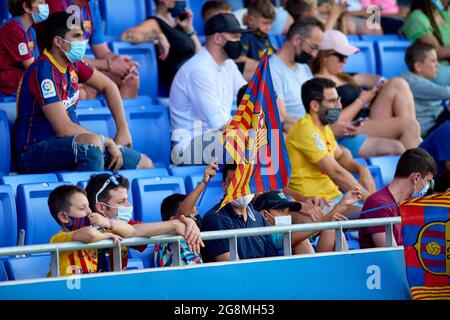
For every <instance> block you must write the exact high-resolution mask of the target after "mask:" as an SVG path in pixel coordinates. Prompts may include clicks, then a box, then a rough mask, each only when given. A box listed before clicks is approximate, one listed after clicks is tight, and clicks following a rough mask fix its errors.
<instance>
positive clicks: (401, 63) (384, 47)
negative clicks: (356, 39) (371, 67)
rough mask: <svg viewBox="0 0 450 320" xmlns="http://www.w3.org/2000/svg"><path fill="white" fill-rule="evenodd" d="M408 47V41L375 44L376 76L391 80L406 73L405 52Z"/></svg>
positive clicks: (409, 43)
mask: <svg viewBox="0 0 450 320" xmlns="http://www.w3.org/2000/svg"><path fill="white" fill-rule="evenodd" d="M410 45H411V42H410V41H408V40H397V41H378V42H377V43H376V44H375V51H376V58H377V63H378V67H379V69H378V74H381V75H382V76H384V77H386V78H392V77H396V76H400V75H401V74H402V73H403V72H405V71H407V70H408V67H407V66H406V62H405V52H406V48H408V47H409V46H410Z"/></svg>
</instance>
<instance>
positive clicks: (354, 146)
mask: <svg viewBox="0 0 450 320" xmlns="http://www.w3.org/2000/svg"><path fill="white" fill-rule="evenodd" d="M367 138H368V137H367V136H366V135H365V134H358V135H356V136H350V137H343V138H340V139H339V140H338V143H339V144H340V145H341V146H343V147H346V148H347V149H349V150H350V152H351V153H352V156H353V158H358V157H359V149H361V146H362V145H363V144H364V142H366V140H367Z"/></svg>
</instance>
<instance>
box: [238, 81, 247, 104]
mask: <svg viewBox="0 0 450 320" xmlns="http://www.w3.org/2000/svg"><path fill="white" fill-rule="evenodd" d="M247 88H248V84H244V85H243V86H242V87H241V88H240V89H239V91H238V93H237V95H236V99H237V100H236V103H237V105H238V106H239V104H240V103H241V101H242V99H243V98H244V95H245V91H247Z"/></svg>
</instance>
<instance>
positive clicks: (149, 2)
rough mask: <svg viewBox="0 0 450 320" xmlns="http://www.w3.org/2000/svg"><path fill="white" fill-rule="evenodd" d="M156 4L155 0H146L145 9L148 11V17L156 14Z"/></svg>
mask: <svg viewBox="0 0 450 320" xmlns="http://www.w3.org/2000/svg"><path fill="white" fill-rule="evenodd" d="M155 10H156V6H155V0H145V11H146V13H147V18H148V17H151V16H153V15H154V14H155Z"/></svg>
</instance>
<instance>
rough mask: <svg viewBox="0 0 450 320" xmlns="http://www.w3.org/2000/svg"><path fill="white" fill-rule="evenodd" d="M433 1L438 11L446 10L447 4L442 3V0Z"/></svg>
mask: <svg viewBox="0 0 450 320" xmlns="http://www.w3.org/2000/svg"><path fill="white" fill-rule="evenodd" d="M431 3H432V4H433V6H434V7H435V8H436V9H437V10H438V11H445V6H444V5H443V4H442V1H441V0H431Z"/></svg>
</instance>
